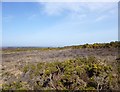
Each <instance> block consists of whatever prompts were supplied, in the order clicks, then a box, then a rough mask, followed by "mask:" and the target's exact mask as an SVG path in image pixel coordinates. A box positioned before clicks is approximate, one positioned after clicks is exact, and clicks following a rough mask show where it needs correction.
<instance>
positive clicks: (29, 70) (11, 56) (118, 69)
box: [0, 42, 120, 91]
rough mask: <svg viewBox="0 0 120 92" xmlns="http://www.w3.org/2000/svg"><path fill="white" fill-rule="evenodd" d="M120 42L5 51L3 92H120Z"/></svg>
mask: <svg viewBox="0 0 120 92" xmlns="http://www.w3.org/2000/svg"><path fill="white" fill-rule="evenodd" d="M118 47H119V42H111V43H103V44H98V43H95V44H85V45H79V46H68V47H63V48H3V54H2V57H3V58H2V59H3V62H2V71H1V76H2V80H1V81H0V82H1V86H2V89H3V91H4V90H108V91H112V90H120V89H119V86H120V78H119V73H120V56H119V55H118V54H119V53H118V52H119V49H118Z"/></svg>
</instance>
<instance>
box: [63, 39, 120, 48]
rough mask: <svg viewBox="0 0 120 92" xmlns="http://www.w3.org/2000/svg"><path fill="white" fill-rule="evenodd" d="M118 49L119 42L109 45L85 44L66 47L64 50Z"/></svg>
mask: <svg viewBox="0 0 120 92" xmlns="http://www.w3.org/2000/svg"><path fill="white" fill-rule="evenodd" d="M118 47H120V41H115V42H110V43H94V44H88V43H87V44H84V45H78V46H66V47H64V48H73V49H79V48H118Z"/></svg>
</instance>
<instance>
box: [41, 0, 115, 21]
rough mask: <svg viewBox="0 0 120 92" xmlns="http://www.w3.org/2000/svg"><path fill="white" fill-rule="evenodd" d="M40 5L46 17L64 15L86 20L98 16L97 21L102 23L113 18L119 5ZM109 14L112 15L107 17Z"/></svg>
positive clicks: (49, 3)
mask: <svg viewBox="0 0 120 92" xmlns="http://www.w3.org/2000/svg"><path fill="white" fill-rule="evenodd" d="M40 5H41V6H42V13H43V14H45V15H46V16H60V15H64V16H65V17H67V18H69V19H75V20H76V19H78V20H81V19H85V18H86V17H89V15H90V14H93V15H94V16H96V18H94V20H95V21H101V20H103V19H105V18H107V17H109V16H111V14H113V13H114V12H115V11H116V9H117V3H111V2H102V3H99V2H89V3H88V2H79V3H76V2H46V3H40ZM110 12H111V14H110ZM107 13H108V14H110V15H106V14H107ZM112 16H113V15H112Z"/></svg>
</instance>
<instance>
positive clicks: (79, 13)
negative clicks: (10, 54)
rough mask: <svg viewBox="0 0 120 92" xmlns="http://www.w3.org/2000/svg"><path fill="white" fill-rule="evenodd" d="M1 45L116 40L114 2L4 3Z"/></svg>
mask: <svg viewBox="0 0 120 92" xmlns="http://www.w3.org/2000/svg"><path fill="white" fill-rule="evenodd" d="M2 30H3V31H2V46H40V47H44V46H45V47H61V46H70V45H80V44H86V43H89V44H91V43H106V42H111V41H117V40H118V4H117V2H116V3H115V2H111V3H110V2H106V3H105V2H101V3H98V2H89V3H88V2H77V3H75V2H16V3H15V2H3V3H2Z"/></svg>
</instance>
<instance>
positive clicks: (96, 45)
mask: <svg viewBox="0 0 120 92" xmlns="http://www.w3.org/2000/svg"><path fill="white" fill-rule="evenodd" d="M118 47H120V42H119V41H115V42H110V43H94V44H84V45H77V46H65V47H46V48H45V47H43V48H42V47H22V48H21V47H17V48H12V47H11V48H10V47H9V48H3V53H9V52H12V53H14V52H21V51H33V50H44V51H47V50H62V49H66V48H72V49H80V48H93V49H97V48H118Z"/></svg>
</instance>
